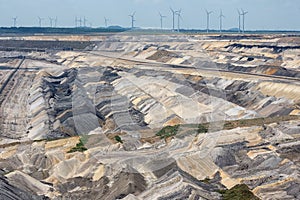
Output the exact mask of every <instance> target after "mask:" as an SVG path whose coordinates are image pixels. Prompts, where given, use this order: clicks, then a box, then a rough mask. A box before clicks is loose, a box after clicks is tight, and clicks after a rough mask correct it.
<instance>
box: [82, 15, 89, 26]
mask: <svg viewBox="0 0 300 200" xmlns="http://www.w3.org/2000/svg"><path fill="white" fill-rule="evenodd" d="M87 21H88V20H87V19H86V18H85V16H84V17H83V27H86V23H87Z"/></svg>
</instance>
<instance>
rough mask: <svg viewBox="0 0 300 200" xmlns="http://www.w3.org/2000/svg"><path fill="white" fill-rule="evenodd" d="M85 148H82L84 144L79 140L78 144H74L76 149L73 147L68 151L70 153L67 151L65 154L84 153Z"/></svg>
mask: <svg viewBox="0 0 300 200" xmlns="http://www.w3.org/2000/svg"><path fill="white" fill-rule="evenodd" d="M86 150H87V148H86V147H85V146H84V142H83V140H82V139H81V138H80V139H79V143H78V144H76V147H73V148H72V149H70V151H68V152H67V153H74V152H77V151H78V152H84V151H86Z"/></svg>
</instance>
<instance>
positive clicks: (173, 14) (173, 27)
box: [170, 7, 177, 31]
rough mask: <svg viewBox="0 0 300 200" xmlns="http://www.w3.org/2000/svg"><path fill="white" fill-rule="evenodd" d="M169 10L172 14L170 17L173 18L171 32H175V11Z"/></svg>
mask: <svg viewBox="0 0 300 200" xmlns="http://www.w3.org/2000/svg"><path fill="white" fill-rule="evenodd" d="M170 10H171V12H172V16H173V26H172V31H175V15H176V12H177V11H175V10H173V9H172V8H171V7H170Z"/></svg>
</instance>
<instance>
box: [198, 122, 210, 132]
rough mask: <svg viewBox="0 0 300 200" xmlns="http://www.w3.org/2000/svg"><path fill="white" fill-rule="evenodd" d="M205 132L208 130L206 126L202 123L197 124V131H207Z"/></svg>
mask: <svg viewBox="0 0 300 200" xmlns="http://www.w3.org/2000/svg"><path fill="white" fill-rule="evenodd" d="M207 132H208V128H207V127H206V126H204V125H202V124H199V126H198V133H207Z"/></svg>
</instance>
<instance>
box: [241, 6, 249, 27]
mask: <svg viewBox="0 0 300 200" xmlns="http://www.w3.org/2000/svg"><path fill="white" fill-rule="evenodd" d="M241 10H242V14H241V15H242V16H243V33H245V15H246V14H248V12H245V11H244V10H243V9H241Z"/></svg>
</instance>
